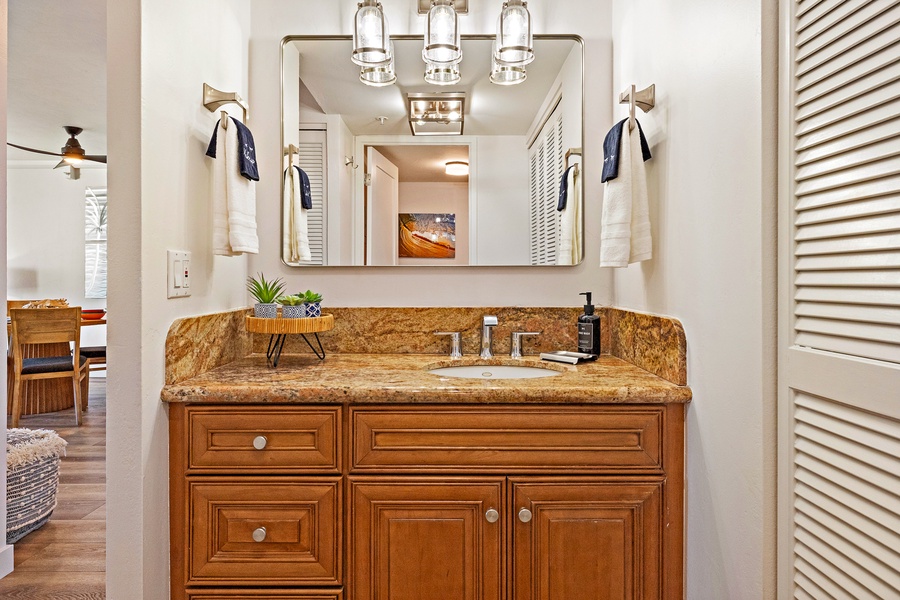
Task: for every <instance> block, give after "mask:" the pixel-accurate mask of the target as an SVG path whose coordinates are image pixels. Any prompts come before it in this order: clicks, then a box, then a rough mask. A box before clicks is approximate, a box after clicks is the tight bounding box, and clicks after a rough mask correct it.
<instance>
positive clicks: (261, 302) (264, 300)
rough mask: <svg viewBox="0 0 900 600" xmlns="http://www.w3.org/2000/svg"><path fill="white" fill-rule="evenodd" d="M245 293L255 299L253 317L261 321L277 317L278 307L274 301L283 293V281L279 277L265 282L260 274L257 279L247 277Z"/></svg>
mask: <svg viewBox="0 0 900 600" xmlns="http://www.w3.org/2000/svg"><path fill="white" fill-rule="evenodd" d="M247 291H248V292H250V295H252V296H253V297H254V298H256V304H254V305H253V316H255V317H259V318H262V319H274V318H275V317H277V316H278V305H277V304H276V303H275V301H276V300H277V299H278V297H279V296H280V295H281V292H283V291H284V281H283V280H282V279H281V278H280V277H279V278H278V279H274V280H269V281H266V278H265V277H264V276H263V274H262V273H260V274H259V277H248V278H247Z"/></svg>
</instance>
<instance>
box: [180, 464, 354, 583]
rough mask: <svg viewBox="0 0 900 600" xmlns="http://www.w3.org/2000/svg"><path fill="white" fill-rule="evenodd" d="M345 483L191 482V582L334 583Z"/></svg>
mask: <svg viewBox="0 0 900 600" xmlns="http://www.w3.org/2000/svg"><path fill="white" fill-rule="evenodd" d="M340 487H341V486H340V478H324V477H320V478H287V477H268V478H261V477H240V478H238V477H233V478H226V477H198V478H189V479H188V484H187V492H188V510H189V514H188V523H189V525H190V526H189V527H188V531H187V532H186V539H185V542H186V548H187V554H188V557H189V568H188V573H187V584H188V585H202V584H207V585H215V586H223V585H246V586H254V585H262V586H277V585H282V586H286V585H294V586H299V585H319V586H322V585H337V584H339V583H340V570H341V525H340V519H341V492H340Z"/></svg>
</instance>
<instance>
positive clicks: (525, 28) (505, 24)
mask: <svg viewBox="0 0 900 600" xmlns="http://www.w3.org/2000/svg"><path fill="white" fill-rule="evenodd" d="M495 58H496V59H497V62H499V63H501V64H503V65H507V66H525V65H527V64H528V63H530V62H531V61H533V60H534V35H533V34H532V30H531V14H530V13H529V12H528V6H527V4H526V3H525V2H522V0H508V1H507V2H504V3H503V10H501V11H500V18H499V19H498V20H497V51H496V53H495Z"/></svg>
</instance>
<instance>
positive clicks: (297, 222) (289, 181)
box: [282, 166, 312, 263]
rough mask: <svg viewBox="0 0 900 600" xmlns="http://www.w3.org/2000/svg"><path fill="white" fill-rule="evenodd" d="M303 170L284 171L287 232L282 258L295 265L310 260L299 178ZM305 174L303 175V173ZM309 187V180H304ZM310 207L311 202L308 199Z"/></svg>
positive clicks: (285, 233) (297, 168)
mask: <svg viewBox="0 0 900 600" xmlns="http://www.w3.org/2000/svg"><path fill="white" fill-rule="evenodd" d="M301 173H303V170H302V169H300V168H299V167H296V166H294V167H288V168H287V169H285V171H284V200H285V202H284V205H285V206H284V217H283V218H284V222H285V223H287V231H285V232H284V237H283V240H282V245H283V248H282V256H284V257H285V259H286V260H287V261H288V262H291V263H296V262H301V261H310V260H312V253H311V252H310V248H309V221H308V216H307V214H306V211H307V209H306V207H305V206H304V205H303V182H304V178H303V177H301V176H300V174H301ZM304 174H305V173H304ZM305 181H306V185H307V187H308V186H309V179H308V178H306V179H305ZM310 206H312V201H311V199H310Z"/></svg>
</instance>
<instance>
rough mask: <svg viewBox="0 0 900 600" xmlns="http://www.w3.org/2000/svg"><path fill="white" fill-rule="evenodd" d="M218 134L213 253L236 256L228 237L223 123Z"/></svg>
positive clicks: (214, 169)
mask: <svg viewBox="0 0 900 600" xmlns="http://www.w3.org/2000/svg"><path fill="white" fill-rule="evenodd" d="M216 127H218V128H219V131H218V133H217V134H216V158H214V159H213V164H212V176H213V184H212V204H213V207H212V208H213V253H214V254H218V255H221V256H234V255H235V253H234V252H233V251H232V249H231V243H230V241H229V239H228V192H227V191H226V188H227V186H226V179H227V176H226V174H225V171H226V168H227V166H228V160H227V159H226V157H225V138H226V137H227V136H226V135H225V131H226V130H224V129H222V125H221V123H219V124H217V125H216Z"/></svg>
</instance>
